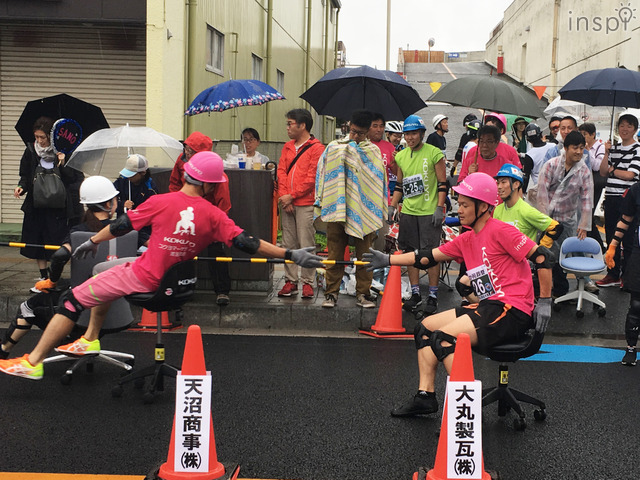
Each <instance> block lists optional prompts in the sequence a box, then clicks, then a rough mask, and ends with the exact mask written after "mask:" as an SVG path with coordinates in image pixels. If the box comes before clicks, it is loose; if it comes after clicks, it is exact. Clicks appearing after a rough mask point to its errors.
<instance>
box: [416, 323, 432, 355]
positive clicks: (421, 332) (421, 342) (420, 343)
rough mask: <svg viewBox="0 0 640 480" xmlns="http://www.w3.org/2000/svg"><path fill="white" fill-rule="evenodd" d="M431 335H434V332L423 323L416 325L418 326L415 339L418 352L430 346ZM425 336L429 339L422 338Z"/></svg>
mask: <svg viewBox="0 0 640 480" xmlns="http://www.w3.org/2000/svg"><path fill="white" fill-rule="evenodd" d="M431 335H433V332H432V331H431V330H429V329H428V328H427V327H425V326H424V325H423V324H422V322H418V323H416V326H415V328H414V329H413V338H414V339H415V341H416V350H421V349H423V348H424V347H428V346H430V345H431ZM423 336H426V337H427V338H422V337H423Z"/></svg>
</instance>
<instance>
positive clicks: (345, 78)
mask: <svg viewBox="0 0 640 480" xmlns="http://www.w3.org/2000/svg"><path fill="white" fill-rule="evenodd" d="M300 98H302V99H304V100H306V101H307V102H309V104H310V105H311V106H312V107H313V108H314V109H315V110H316V112H318V113H319V114H320V115H332V116H334V117H339V118H342V119H349V118H350V117H351V114H352V113H353V112H354V111H355V110H359V109H364V110H370V111H372V112H377V113H380V114H382V115H383V116H384V118H385V120H404V119H405V118H407V117H408V116H409V115H411V114H412V113H415V112H417V111H418V110H420V109H422V108H425V107H426V104H425V103H424V101H423V100H422V99H421V98H420V95H418V92H416V91H415V90H414V89H413V87H412V86H411V85H409V83H408V82H407V81H406V80H405V79H404V78H402V77H401V76H400V75H398V74H397V73H395V72H391V71H389V70H376V69H375V68H371V67H368V66H366V65H365V66H362V67H357V68H336V69H335V70H332V71H330V72H329V73H327V74H326V75H325V76H324V77H322V78H321V79H320V80H318V81H317V82H316V83H315V84H314V85H313V86H312V87H311V88H309V90H307V91H306V92H304V93H303V94H302V95H300Z"/></svg>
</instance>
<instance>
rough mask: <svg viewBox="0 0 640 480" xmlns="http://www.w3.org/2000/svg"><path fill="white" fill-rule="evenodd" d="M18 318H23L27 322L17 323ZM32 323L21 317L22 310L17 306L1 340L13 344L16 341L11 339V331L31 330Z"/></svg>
mask: <svg viewBox="0 0 640 480" xmlns="http://www.w3.org/2000/svg"><path fill="white" fill-rule="evenodd" d="M18 319H21V320H24V321H25V322H27V324H26V325H20V324H19V323H18ZM31 327H32V324H31V323H30V322H29V321H28V320H25V319H24V318H23V317H22V312H21V311H20V307H18V312H17V313H16V318H14V319H13V320H11V323H10V324H9V326H8V327H7V329H6V330H5V331H4V338H3V340H2V343H3V344H5V343H12V344H13V345H15V344H16V342H15V341H14V340H13V338H11V337H12V336H13V332H15V331H16V330H31Z"/></svg>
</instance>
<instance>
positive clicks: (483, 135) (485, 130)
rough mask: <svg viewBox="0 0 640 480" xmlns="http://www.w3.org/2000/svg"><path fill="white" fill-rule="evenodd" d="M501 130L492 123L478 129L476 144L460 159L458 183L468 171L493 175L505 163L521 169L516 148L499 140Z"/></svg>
mask: <svg viewBox="0 0 640 480" xmlns="http://www.w3.org/2000/svg"><path fill="white" fill-rule="evenodd" d="M500 136H501V132H500V130H498V127H496V126H494V125H485V126H483V127H482V128H480V130H478V145H477V146H475V147H472V148H471V150H469V153H468V154H467V156H466V157H465V159H464V160H463V161H462V167H460V174H459V175H458V183H460V182H462V180H464V179H465V178H466V176H467V175H469V174H470V173H475V172H482V173H486V174H487V175H490V176H492V177H495V176H496V175H497V174H498V172H499V171H500V169H501V168H502V166H503V165H504V164H506V163H510V164H512V165H515V166H516V167H518V168H519V169H522V163H520V157H519V156H518V152H516V149H515V148H513V147H512V146H510V145H507V144H506V143H502V142H500Z"/></svg>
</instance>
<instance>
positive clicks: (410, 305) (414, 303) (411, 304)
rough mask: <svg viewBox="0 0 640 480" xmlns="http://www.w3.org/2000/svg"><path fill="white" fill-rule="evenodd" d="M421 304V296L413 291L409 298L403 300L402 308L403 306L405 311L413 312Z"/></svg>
mask: <svg viewBox="0 0 640 480" xmlns="http://www.w3.org/2000/svg"><path fill="white" fill-rule="evenodd" d="M420 305H422V297H421V296H420V294H419V293H414V294H413V295H411V298H410V299H409V300H407V301H406V302H404V304H403V305H402V308H404V309H405V310H406V311H407V312H415V311H416V309H417V308H418V307H419V306H420Z"/></svg>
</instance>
